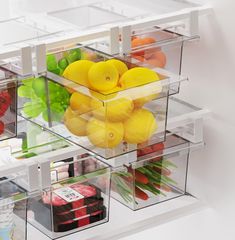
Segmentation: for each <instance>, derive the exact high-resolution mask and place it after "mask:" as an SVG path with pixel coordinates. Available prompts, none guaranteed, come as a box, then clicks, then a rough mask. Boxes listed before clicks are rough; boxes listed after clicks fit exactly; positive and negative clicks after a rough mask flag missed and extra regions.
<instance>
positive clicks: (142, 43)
mask: <svg viewBox="0 0 235 240" xmlns="http://www.w3.org/2000/svg"><path fill="white" fill-rule="evenodd" d="M172 28H173V29H172ZM174 29H177V25H176V26H175V27H171V28H170V27H169V29H167V28H166V29H161V28H158V27H152V28H149V29H144V30H136V31H133V35H132V39H131V46H132V52H131V54H130V55H129V56H126V57H125V59H126V58H127V59H131V61H132V62H133V63H135V62H137V63H138V64H139V65H143V66H146V65H148V67H149V68H163V69H166V70H168V71H170V72H172V73H175V74H177V75H181V66H182V57H183V56H182V54H183V48H184V42H185V41H188V40H190V39H192V38H190V37H186V36H183V35H180V34H178V33H176V32H174ZM194 38H197V37H194ZM179 88H180V83H175V84H172V85H171V86H170V95H173V94H176V93H179Z"/></svg>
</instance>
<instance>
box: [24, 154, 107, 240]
mask: <svg viewBox="0 0 235 240" xmlns="http://www.w3.org/2000/svg"><path fill="white" fill-rule="evenodd" d="M50 166H51V169H50V181H51V187H49V188H46V189H44V190H43V192H42V194H41V195H40V196H36V197H34V198H33V197H32V198H31V199H30V207H29V209H30V210H29V211H30V212H29V218H28V221H29V223H31V224H32V225H33V226H34V227H36V228H38V229H39V230H40V231H42V232H43V233H45V234H46V235H47V236H48V237H50V238H51V239H55V238H59V237H63V236H65V235H69V234H71V233H74V232H78V231H82V230H84V229H87V228H90V227H94V226H96V225H99V224H101V223H105V222H107V221H108V220H109V201H110V168H109V167H107V165H105V164H103V163H102V162H100V161H99V160H97V159H95V158H94V157H91V156H89V155H85V156H84V155H83V156H75V157H70V158H66V159H63V160H60V161H58V162H52V163H51V164H50Z"/></svg>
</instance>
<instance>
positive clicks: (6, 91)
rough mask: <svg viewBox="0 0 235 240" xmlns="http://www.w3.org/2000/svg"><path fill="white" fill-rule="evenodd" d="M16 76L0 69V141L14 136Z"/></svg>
mask: <svg viewBox="0 0 235 240" xmlns="http://www.w3.org/2000/svg"><path fill="white" fill-rule="evenodd" d="M16 78H17V75H15V74H14V73H13V72H10V71H8V70H5V69H4V68H1V67H0V140H4V139H8V138H11V137H14V136H15V135H16V114H17V104H16V103H17V95H16V92H17V82H16V81H17V80H16Z"/></svg>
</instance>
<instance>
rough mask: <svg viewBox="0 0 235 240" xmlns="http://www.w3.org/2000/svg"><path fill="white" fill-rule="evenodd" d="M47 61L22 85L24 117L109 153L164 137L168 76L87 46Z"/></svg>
mask: <svg viewBox="0 0 235 240" xmlns="http://www.w3.org/2000/svg"><path fill="white" fill-rule="evenodd" d="M107 60H109V61H111V62H106V61H107ZM113 61H114V62H115V63H114V62H113ZM117 62H118V65H115V64H117ZM96 66H98V67H96ZM47 67H48V71H49V72H48V73H47V75H46V76H41V77H38V78H30V79H28V80H23V81H22V85H21V86H20V87H19V88H18V95H19V114H20V115H22V116H23V117H25V118H27V119H30V120H32V121H34V122H36V123H38V124H39V125H40V126H43V127H45V128H47V129H49V130H51V131H53V132H55V133H56V134H58V135H60V136H62V137H64V138H66V139H67V140H70V141H72V142H73V143H75V144H78V145H80V146H82V147H83V148H85V149H87V150H89V151H92V152H94V153H95V154H97V155H99V156H101V157H104V158H107V159H109V158H113V157H116V156H119V155H122V154H125V153H127V152H131V151H134V150H136V149H137V148H140V147H143V146H147V145H150V144H154V143H158V142H162V141H164V140H165V130H166V114H167V106H168V92H169V91H168V89H169V82H170V80H169V78H168V76H164V75H162V74H160V73H157V72H156V71H154V70H149V69H148V68H140V67H139V66H138V65H136V64H133V63H130V62H128V61H123V60H118V59H113V58H111V57H110V56H108V55H106V54H103V53H101V52H97V51H95V50H93V49H89V48H82V47H80V48H76V49H71V50H68V51H60V52H56V53H52V54H49V55H48V56H47ZM125 74H126V75H125ZM124 75H125V77H124ZM88 76H89V77H88ZM89 79H92V82H93V83H92V84H93V86H91V85H90V83H89V84H88V81H90V80H89ZM90 82H91V81H90ZM108 89H109V90H108ZM145 124H147V125H145ZM146 126H147V127H146Z"/></svg>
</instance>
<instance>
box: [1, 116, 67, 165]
mask: <svg viewBox="0 0 235 240" xmlns="http://www.w3.org/2000/svg"><path fill="white" fill-rule="evenodd" d="M69 146H71V144H70V143H69V142H67V141H65V140H64V139H63V138H59V137H58V136H56V135H54V134H52V133H50V132H48V131H46V130H44V129H42V128H41V127H39V126H38V125H36V124H34V123H31V122H30V121H27V120H25V119H21V120H19V119H18V122H17V135H16V136H15V137H13V138H11V139H7V140H4V141H1V142H0V150H3V149H10V150H9V151H10V152H11V159H12V161H17V160H20V161H21V160H26V159H29V158H32V157H35V156H40V155H43V154H46V153H48V152H52V151H56V150H59V149H62V148H67V147H69ZM0 159H1V157H0Z"/></svg>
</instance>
